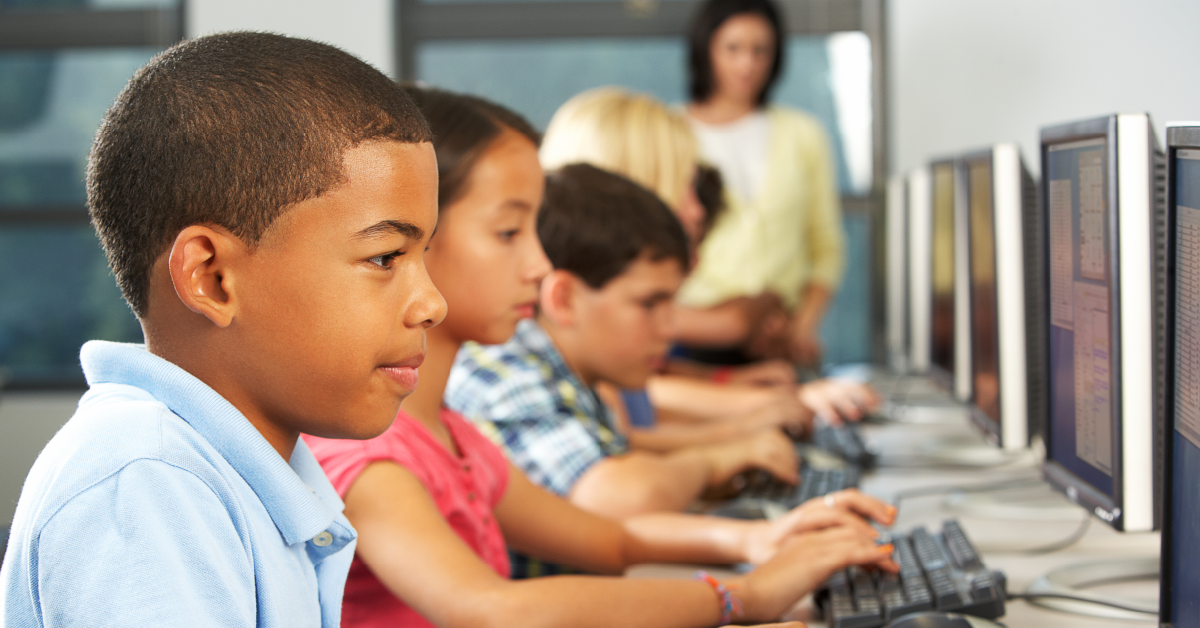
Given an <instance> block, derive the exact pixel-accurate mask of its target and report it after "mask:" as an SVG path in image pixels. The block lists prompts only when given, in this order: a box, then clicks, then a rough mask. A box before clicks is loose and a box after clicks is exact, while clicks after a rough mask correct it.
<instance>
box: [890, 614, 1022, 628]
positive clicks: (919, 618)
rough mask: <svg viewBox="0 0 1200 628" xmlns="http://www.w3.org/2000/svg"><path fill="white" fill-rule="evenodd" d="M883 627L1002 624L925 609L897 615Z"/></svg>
mask: <svg viewBox="0 0 1200 628" xmlns="http://www.w3.org/2000/svg"><path fill="white" fill-rule="evenodd" d="M883 628H1002V626H1001V625H1000V624H997V623H996V622H994V621H991V620H989V619H983V618H982V617H973V616H971V615H959V614H958V613H939V612H936V611H927V612H924V613H912V614H911V615H905V616H903V617H898V618H896V619H893V620H892V621H891V623H889V624H887V625H886V626H884V627H883Z"/></svg>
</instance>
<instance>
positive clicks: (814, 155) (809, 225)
mask: <svg viewBox="0 0 1200 628" xmlns="http://www.w3.org/2000/svg"><path fill="white" fill-rule="evenodd" d="M806 149H807V150H805V156H806V161H807V167H808V169H809V175H810V176H809V181H811V182H812V185H811V187H810V189H809V194H808V198H807V199H806V204H807V207H804V208H798V209H799V210H800V211H806V212H808V216H809V219H808V220H807V221H805V232H804V233H802V234H800V237H802V238H805V240H806V243H807V244H808V250H809V252H810V258H809V260H808V262H809V267H810V272H809V274H808V279H807V282H806V283H805V285H804V286H802V287H801V289H800V295H799V296H800V307H799V308H798V309H797V310H796V311H795V312H793V314H792V319H791V322H790V324H789V336H790V338H791V343H790V344H791V354H792V355H791V357H792V359H794V360H797V361H800V362H808V363H816V362H818V361H819V360H820V349H821V346H820V342H819V340H818V339H817V333H818V332H819V330H820V327H821V320H822V319H823V318H824V316H825V310H826V309H827V307H828V305H829V301H830V300H831V299H832V296H833V294H834V293H836V292H837V287H838V285H839V284H840V283H841V280H842V273H843V272H844V267H845V263H846V235H845V232H844V230H843V227H842V210H841V205H840V202H839V199H838V192H837V181H836V177H835V175H834V168H833V154H832V151H831V150H830V148H829V139H828V138H827V137H826V135H825V132H824V130H823V129H821V128H820V127H819V125H814V128H813V132H812V135H811V137H810V139H809V142H808V144H807V146H806Z"/></svg>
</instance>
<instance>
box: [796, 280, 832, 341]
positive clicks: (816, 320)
mask: <svg viewBox="0 0 1200 628" xmlns="http://www.w3.org/2000/svg"><path fill="white" fill-rule="evenodd" d="M832 300H833V290H831V289H830V288H829V287H828V286H825V285H823V284H819V283H812V282H810V283H808V284H806V285H805V286H804V287H803V288H801V290H800V307H798V308H796V312H795V313H794V314H792V321H793V324H794V325H796V326H797V327H801V328H804V329H808V330H815V329H817V328H818V327H820V325H821V319H823V318H825V311H826V310H828V309H829V302H830V301H832Z"/></svg>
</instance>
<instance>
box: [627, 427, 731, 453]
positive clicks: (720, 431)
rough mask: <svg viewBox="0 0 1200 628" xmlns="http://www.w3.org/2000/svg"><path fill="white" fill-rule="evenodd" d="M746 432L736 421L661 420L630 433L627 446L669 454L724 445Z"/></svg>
mask: <svg viewBox="0 0 1200 628" xmlns="http://www.w3.org/2000/svg"><path fill="white" fill-rule="evenodd" d="M747 431H748V428H747V427H745V426H743V424H742V423H740V422H736V421H721V422H718V421H712V422H699V423H670V422H668V423H664V422H662V421H661V420H660V421H659V423H658V424H657V425H655V426H654V427H653V428H650V429H634V430H631V431H630V433H629V445H630V446H631V447H633V448H634V449H637V450H641V451H656V452H671V451H675V450H678V449H682V448H684V447H694V446H697V445H711V444H714V443H722V442H726V441H728V440H729V439H731V438H737V437H738V436H743V435H745V434H746V433H747Z"/></svg>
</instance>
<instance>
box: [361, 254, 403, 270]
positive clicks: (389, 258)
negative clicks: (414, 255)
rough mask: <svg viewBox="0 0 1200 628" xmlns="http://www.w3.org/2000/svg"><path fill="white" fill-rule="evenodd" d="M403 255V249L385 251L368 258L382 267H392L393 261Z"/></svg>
mask: <svg viewBox="0 0 1200 628" xmlns="http://www.w3.org/2000/svg"><path fill="white" fill-rule="evenodd" d="M401 255H404V252H403V251H392V252H391V253H384V254H383V255H376V256H375V257H370V258H367V261H368V262H371V263H372V264H375V265H376V266H379V267H381V268H391V267H392V262H393V261H395V260H396V258H397V257H400V256H401Z"/></svg>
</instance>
